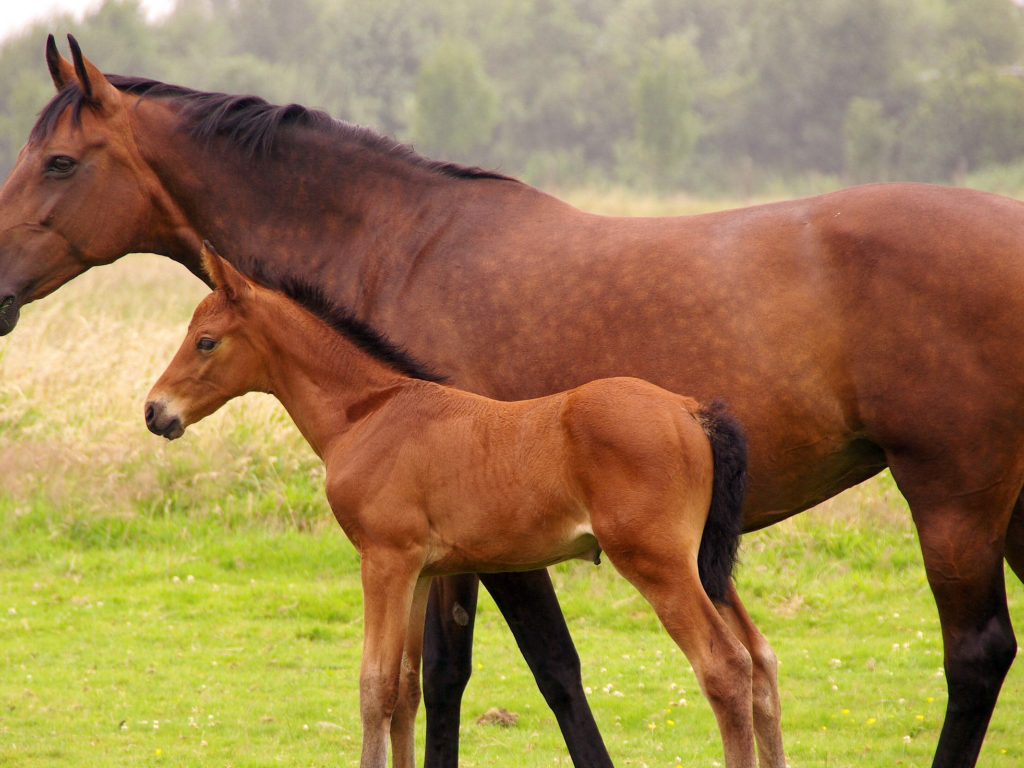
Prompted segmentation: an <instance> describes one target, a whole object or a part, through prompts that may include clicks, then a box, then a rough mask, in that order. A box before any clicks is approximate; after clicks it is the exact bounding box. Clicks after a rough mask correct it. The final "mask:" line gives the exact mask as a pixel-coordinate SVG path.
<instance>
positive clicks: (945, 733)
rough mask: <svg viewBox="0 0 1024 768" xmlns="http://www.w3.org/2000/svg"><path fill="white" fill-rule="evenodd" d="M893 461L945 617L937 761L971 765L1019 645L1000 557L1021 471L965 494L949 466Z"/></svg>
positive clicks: (938, 765) (941, 766) (939, 767)
mask: <svg viewBox="0 0 1024 768" xmlns="http://www.w3.org/2000/svg"><path fill="white" fill-rule="evenodd" d="M890 467H891V468H892V474H893V477H894V478H895V479H896V482H897V484H898V485H899V487H900V490H902V491H903V494H904V496H906V497H907V500H908V501H909V502H910V508H911V511H912V513H913V515H914V521H915V522H916V523H917V529H918V533H919V535H920V539H921V551H922V554H923V556H924V564H925V569H926V571H927V574H928V583H929V585H930V586H931V588H932V593H933V594H934V595H935V602H936V604H937V605H938V609H939V619H940V621H941V623H942V639H943V645H944V653H945V659H944V661H945V671H946V686H947V690H948V691H949V702H948V704H947V707H946V719H945V722H944V723H943V725H942V733H941V734H940V736H939V745H938V749H937V750H936V752H935V760H934V763H933V766H935V768H950V767H951V766H973V765H974V764H975V762H976V761H977V759H978V752H979V750H980V749H981V744H982V741H983V740H984V738H985V731H986V730H987V728H988V722H989V719H990V718H991V716H992V710H993V709H994V707H995V704H996V698H997V697H998V695H999V689H1000V687H1001V686H1002V684H1003V679H1004V678H1005V677H1006V673H1007V671H1008V670H1009V668H1010V665H1011V664H1012V663H1013V659H1014V656H1015V654H1016V651H1017V642H1016V639H1015V637H1014V634H1013V627H1012V626H1011V624H1010V615H1009V611H1008V610H1007V607H1006V588H1005V583H1004V581H1003V562H1002V561H1003V552H1004V544H1005V541H1006V538H1005V537H1006V531H1007V527H1008V524H1009V520H1010V516H1011V513H1012V510H1013V506H1014V503H1015V502H1016V500H1017V496H1018V494H1019V493H1020V478H1019V474H1020V473H1019V470H1018V469H1017V468H1013V469H1009V470H1008V472H1007V475H1006V476H1005V477H1004V478H1002V479H1001V481H996V482H995V483H984V482H983V479H982V481H977V480H975V481H974V482H972V485H976V487H978V488H979V490H977V491H974V492H971V493H966V494H965V493H963V492H955V491H953V490H951V489H947V488H944V487H943V483H942V480H941V479H942V478H953V477H957V474H954V473H953V472H952V471H948V468H947V472H946V473H945V474H939V472H941V469H943V468H941V467H940V468H937V467H934V466H929V465H927V464H915V463H914V462H912V461H909V460H907V459H904V458H901V457H895V458H893V457H890ZM937 470H938V471H937ZM959 474H960V477H962V476H963V473H959ZM1011 478H1012V479H1011ZM972 480H973V478H972Z"/></svg>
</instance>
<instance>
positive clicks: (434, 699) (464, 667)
mask: <svg viewBox="0 0 1024 768" xmlns="http://www.w3.org/2000/svg"><path fill="white" fill-rule="evenodd" d="M460 661H461V660H460V659H446V658H441V657H439V656H432V657H426V656H425V657H424V659H423V692H422V698H423V700H424V701H425V702H426V704H427V706H432V705H434V704H444V703H446V702H451V701H453V700H455V701H461V700H462V692H463V691H464V690H466V686H467V685H468V684H469V678H470V676H471V675H472V673H473V665H472V663H459V662H460ZM417 691H419V686H417ZM417 695H419V694H418V693H417Z"/></svg>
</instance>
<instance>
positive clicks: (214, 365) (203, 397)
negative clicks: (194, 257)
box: [146, 242, 272, 440]
mask: <svg viewBox="0 0 1024 768" xmlns="http://www.w3.org/2000/svg"><path fill="white" fill-rule="evenodd" d="M202 258H203V266H204V267H205V269H206V273H207V274H208V275H209V277H210V281H211V282H212V283H213V285H214V288H215V290H214V291H213V293H211V294H210V295H209V296H207V297H206V298H205V299H203V301H202V303H201V304H200V305H199V306H198V307H196V311H195V313H194V314H193V315H192V322H191V323H190V324H189V327H188V333H187V335H186V336H185V341H184V342H182V345H181V347H180V349H178V352H177V354H175V356H174V359H173V360H172V361H171V364H170V365H169V366H168V367H167V370H166V371H164V373H163V375H162V376H161V377H160V378H159V379H158V380H157V382H156V384H154V385H153V388H152V389H151V390H150V392H149V397H148V398H147V399H146V426H148V427H149V429H150V431H151V432H153V433H154V434H157V435H163V436H164V437H166V438H167V439H168V440H174V439H176V438H178V437H181V436H182V435H183V434H184V432H185V427H187V426H188V425H189V424H194V423H195V422H197V421H199V420H200V419H203V418H206V417H207V416H209V415H210V414H211V413H213V412H214V411H216V410H217V409H218V408H220V407H221V406H222V405H224V403H226V402H227V401H228V400H231V399H232V398H234V397H238V396H239V395H244V394H245V393H246V392H253V391H264V392H265V391H268V389H269V384H268V376H267V370H266V365H265V361H266V360H267V354H268V353H267V351H266V341H265V339H264V338H263V336H262V335H261V334H260V333H259V332H258V330H257V329H256V328H254V324H253V323H252V322H251V320H252V318H253V316H254V315H255V314H256V313H257V312H258V311H259V310H260V309H261V307H262V305H264V304H266V303H267V302H268V301H269V299H268V298H267V297H268V296H270V295H272V292H271V291H267V290H263V289H261V288H260V287H258V286H257V285H256V284H254V283H252V282H250V281H249V280H247V279H246V278H245V277H244V276H243V275H242V274H240V273H239V272H238V271H237V270H236V269H235V268H234V267H232V266H231V264H229V263H228V262H226V261H224V260H223V259H222V258H220V256H218V255H217V253H216V252H215V251H214V249H213V246H212V245H210V244H209V243H208V242H204V243H203V251H202Z"/></svg>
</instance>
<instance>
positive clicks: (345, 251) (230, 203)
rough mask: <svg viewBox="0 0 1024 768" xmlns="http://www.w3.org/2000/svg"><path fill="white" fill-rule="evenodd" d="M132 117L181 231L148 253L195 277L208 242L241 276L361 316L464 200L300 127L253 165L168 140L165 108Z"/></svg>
mask: <svg viewBox="0 0 1024 768" xmlns="http://www.w3.org/2000/svg"><path fill="white" fill-rule="evenodd" d="M143 104H146V102H143ZM139 112H140V115H141V113H143V112H146V114H145V115H141V116H140V118H139V119H140V120H145V125H144V126H143V127H142V129H140V130H139V131H138V139H139V146H140V150H141V151H142V154H143V156H144V157H145V159H146V160H147V162H148V163H149V164H150V166H151V167H152V168H153V170H154V171H155V172H156V175H157V177H158V178H159V180H160V182H161V184H162V186H163V188H164V189H165V190H166V191H167V192H168V193H169V196H170V198H171V199H172V201H173V207H175V209H176V213H177V214H178V216H179V218H182V219H184V220H185V221H186V222H187V226H181V225H179V226H177V227H173V228H171V231H167V228H164V230H163V231H160V232H157V233H156V234H155V235H152V236H151V237H152V238H153V242H146V243H145V244H143V245H144V247H146V248H148V249H149V250H152V251H153V252H156V253H163V254H165V255H167V256H170V257H171V258H173V259H175V260H177V261H179V262H181V263H183V264H185V266H187V267H188V268H189V269H191V270H192V271H193V272H195V273H196V274H198V275H199V276H200V277H202V272H201V267H200V265H199V263H198V261H197V257H196V256H195V254H196V253H197V252H198V244H199V241H201V240H202V239H209V240H211V241H212V242H213V244H214V246H215V247H216V248H217V249H218V251H219V252H220V253H221V254H222V255H223V256H224V257H225V258H226V259H228V260H229V261H232V262H233V263H235V264H237V265H239V266H240V267H241V268H242V269H243V270H248V269H251V268H256V269H258V270H261V271H263V272H264V273H266V274H269V275H271V276H273V275H277V274H283V273H288V274H293V275H301V276H302V277H303V278H304V279H306V280H308V281H310V282H312V283H314V284H316V285H317V286H318V287H320V288H321V289H322V290H324V291H326V292H327V293H328V295H329V296H330V297H331V298H332V299H333V300H334V301H336V302H338V303H341V304H343V305H344V306H346V307H349V308H350V309H351V310H353V311H354V312H355V313H356V314H357V315H359V316H361V317H369V316H370V315H371V314H372V310H373V308H374V305H375V303H376V299H377V295H376V289H377V287H379V286H381V285H393V284H395V282H396V281H401V279H402V273H403V271H407V270H408V269H409V268H410V265H412V264H413V263H414V262H415V260H416V256H417V254H418V253H419V252H420V251H421V250H422V249H423V248H424V247H426V245H427V244H429V243H431V242H433V241H435V240H436V239H437V236H438V229H439V228H443V227H445V226H447V225H448V224H449V223H450V222H451V219H452V216H453V213H452V211H453V210H454V209H456V208H457V207H458V205H459V198H460V196H462V195H464V194H466V193H467V190H466V182H464V181H460V180H456V179H449V178H445V177H443V176H440V175H439V174H437V173H433V172H431V171H429V170H427V169H425V168H418V167H415V166H414V165H412V164H410V163H408V162H407V161H403V160H402V159H400V158H389V157H387V156H384V155H381V156H380V157H375V156H373V155H372V153H371V151H370V150H367V149H366V148H360V147H359V146H356V145H355V144H354V140H346V139H344V138H340V137H337V136H330V135H321V134H317V133H316V132H314V131H312V130H302V129H296V130H294V131H288V133H287V135H286V136H284V137H282V139H281V140H280V141H279V148H278V149H277V150H275V154H274V157H273V158H272V159H256V160H249V159H247V158H246V157H245V154H244V153H243V152H242V151H241V150H238V149H236V148H234V147H230V146H225V144H226V142H223V143H222V140H220V139H215V140H214V143H213V144H212V145H211V147H210V148H209V149H207V148H204V147H203V146H201V145H200V144H198V143H197V142H195V141H194V140H192V139H191V138H190V137H189V136H188V135H187V133H186V132H183V131H178V130H175V129H174V122H175V118H174V117H173V114H169V110H168V109H167V108H166V106H164V107H162V108H161V107H159V105H157V106H156V107H154V109H152V110H150V109H145V110H139ZM368 153H371V154H370V156H369V158H368Z"/></svg>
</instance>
